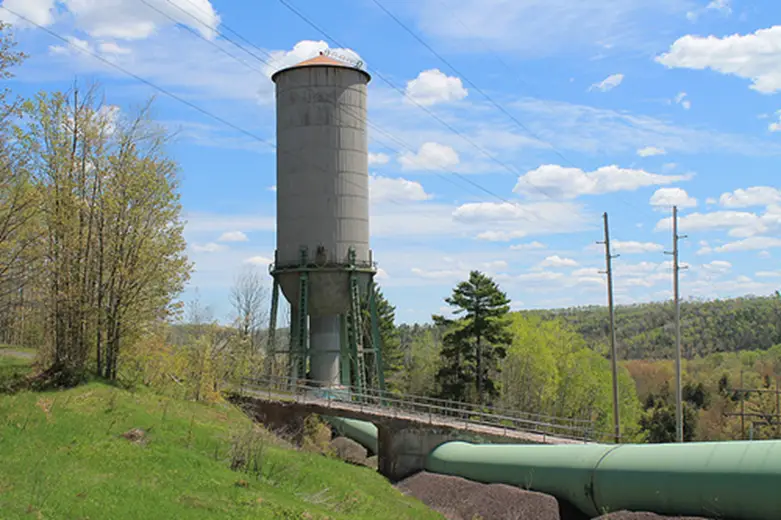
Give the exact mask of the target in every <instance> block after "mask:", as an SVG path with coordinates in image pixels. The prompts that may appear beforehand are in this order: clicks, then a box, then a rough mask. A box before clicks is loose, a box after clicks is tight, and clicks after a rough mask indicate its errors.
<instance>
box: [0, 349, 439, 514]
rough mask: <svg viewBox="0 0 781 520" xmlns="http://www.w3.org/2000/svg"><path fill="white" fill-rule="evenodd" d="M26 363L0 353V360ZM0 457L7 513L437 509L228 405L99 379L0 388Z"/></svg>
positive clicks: (1, 502) (0, 498) (1, 507)
mask: <svg viewBox="0 0 781 520" xmlns="http://www.w3.org/2000/svg"><path fill="white" fill-rule="evenodd" d="M22 364H24V362H23V361H20V360H19V359H17V358H12V357H10V356H7V355H2V354H0V368H2V366H11V365H13V366H15V367H18V366H20V365H22ZM136 429H137V430H136ZM138 430H140V431H138ZM0 460H2V461H3V464H2V465H0V511H2V518H3V519H7V520H12V519H16V518H74V519H86V518H111V519H115V520H122V519H137V518H177V519H200V518H203V519H206V518H210V519H211V518H231V519H239V518H241V519H245V518H246V519H249V518H252V519H285V518H289V519H294V518H295V519H326V518H331V519H338V518H351V519H353V518H365V519H383V518H387V519H394V520H395V519H403V518H409V519H435V518H441V517H440V516H439V515H438V514H436V513H434V512H432V511H430V510H429V509H428V508H426V507H425V506H424V505H423V504H421V503H420V502H418V501H416V500H414V499H410V498H407V497H405V496H403V495H402V494H401V493H400V492H399V491H397V490H395V489H394V488H393V487H392V486H391V485H390V484H388V483H387V481H385V479H383V478H382V477H381V476H380V475H378V474H377V473H376V472H374V471H372V470H370V469H368V468H361V467H357V466H351V465H348V464H344V463H343V462H341V461H338V460H336V459H331V458H328V457H325V456H323V455H320V454H317V453H307V452H304V451H300V450H296V449H294V448H292V447H291V446H289V445H286V444H285V443H284V442H283V441H281V440H279V439H277V438H276V437H274V436H272V435H271V434H270V433H268V432H265V431H264V430H261V429H259V428H258V427H257V426H253V424H252V422H251V421H250V420H249V419H248V418H247V417H246V416H245V415H244V414H243V413H242V412H241V411H240V410H238V409H236V408H234V407H232V406H229V405H226V404H212V405H208V404H203V403H195V402H185V401H180V400H176V399H171V398H168V397H164V396H161V395H159V394H156V393H154V392H152V391H149V390H138V391H134V392H129V391H127V390H122V389H120V388H117V387H114V386H110V385H107V384H104V383H100V382H93V383H89V384H87V385H83V386H80V387H78V388H74V389H70V390H67V391H62V392H43V393H36V392H21V393H17V394H14V395H0ZM231 466H233V467H235V468H236V470H235V471H234V470H232V469H231Z"/></svg>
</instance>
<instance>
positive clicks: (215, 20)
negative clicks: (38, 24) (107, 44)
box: [15, 0, 220, 40]
mask: <svg viewBox="0 0 781 520" xmlns="http://www.w3.org/2000/svg"><path fill="white" fill-rule="evenodd" d="M15 1H18V0H15ZM21 1H22V3H27V2H31V1H32V3H33V4H35V3H41V0H21ZM51 3H52V4H53V3H54V2H51ZM149 4H151V5H152V6H153V7H149V6H148V5H145V4H144V3H141V2H137V1H134V0H111V1H98V0H62V2H60V5H62V6H63V7H64V8H65V9H67V11H68V13H69V14H70V15H71V16H72V17H73V20H74V21H75V23H76V26H77V27H78V28H79V29H81V30H82V31H84V32H85V33H87V34H89V35H90V36H91V37H93V38H117V39H123V40H139V39H144V38H148V37H150V36H151V35H153V34H154V33H155V32H156V31H157V30H159V29H160V28H161V27H164V26H170V25H174V24H177V23H178V24H182V25H187V26H189V27H191V28H193V29H195V30H196V31H198V32H200V33H201V34H202V35H203V36H204V37H205V38H209V39H214V37H215V35H216V34H215V31H216V30H217V28H218V26H219V25H220V16H219V15H218V14H217V11H216V9H215V8H214V6H213V5H212V3H211V2H210V1H209V0H170V1H169V0H149ZM52 22H53V20H49V22H48V23H52Z"/></svg>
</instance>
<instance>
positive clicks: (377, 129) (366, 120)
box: [140, 0, 507, 202]
mask: <svg viewBox="0 0 781 520" xmlns="http://www.w3.org/2000/svg"><path fill="white" fill-rule="evenodd" d="M140 1H141V2H143V3H144V4H146V5H149V6H150V7H152V6H151V5H150V4H149V3H148V2H147V1H146V0H140ZM185 1H186V2H187V3H189V4H190V5H191V6H192V7H193V8H195V9H197V10H199V11H201V12H203V10H202V9H200V8H199V7H198V6H197V5H195V4H194V3H192V2H191V1H190V0H185ZM166 2H168V3H169V4H171V5H172V6H173V7H175V8H176V9H178V10H179V11H181V12H182V13H184V14H186V15H187V16H189V17H190V18H192V19H193V20H195V21H196V22H198V23H199V24H201V25H203V26H204V27H207V28H209V29H211V30H213V31H214V32H215V34H217V35H219V36H221V37H222V38H224V39H225V40H226V41H228V42H230V43H231V44H233V45H234V46H236V47H238V48H239V49H241V50H243V51H244V52H246V53H247V54H249V55H250V56H252V57H253V58H255V59H256V60H258V61H260V62H261V63H263V64H265V65H266V66H268V67H269V68H273V65H272V64H271V63H270V62H269V61H267V60H265V59H263V58H261V57H260V56H258V55H257V54H255V53H254V52H252V51H251V50H249V49H247V48H246V47H245V46H243V45H241V44H239V43H237V42H236V41H234V40H233V39H231V38H229V37H228V36H226V35H225V34H224V33H222V32H221V31H219V30H217V29H215V28H213V27H211V25H209V24H208V23H206V22H204V21H203V20H201V19H200V18H198V17H197V16H195V15H193V14H192V13H190V12H187V11H185V10H184V9H182V8H181V7H180V6H179V5H177V4H175V3H174V2H172V1H171V0H166ZM152 8H153V9H155V10H156V11H157V12H158V13H160V14H161V15H163V16H165V17H167V18H168V19H169V20H172V21H174V22H176V21H177V20H176V19H175V18H173V17H172V16H170V15H168V14H167V13H165V12H163V11H160V10H159V9H157V8H154V7H152ZM221 26H222V27H225V28H226V30H228V31H230V32H231V33H232V34H235V35H236V36H237V37H238V38H240V39H241V40H242V41H244V42H246V43H247V44H248V45H250V46H252V47H253V48H255V49H257V50H258V51H260V52H261V53H263V54H264V55H266V56H267V57H268V58H269V59H271V60H273V59H274V57H273V56H272V55H271V53H269V52H267V51H265V50H264V49H261V48H260V47H258V46H257V45H255V44H254V43H252V42H250V41H249V40H247V39H246V38H245V37H244V36H242V35H241V34H240V33H238V32H237V31H235V30H233V29H231V28H230V27H228V26H227V25H225V24H224V23H223V24H221ZM188 29H189V30H190V32H191V33H192V34H194V35H195V36H197V37H198V38H200V39H202V40H204V41H205V42H207V43H208V44H210V45H213V46H215V47H217V48H218V49H220V50H221V51H223V52H225V51H224V50H223V49H222V48H221V47H220V46H219V45H217V44H216V43H215V42H213V41H211V40H209V39H207V38H205V37H204V36H203V35H202V34H201V33H200V32H198V31H195V30H193V29H190V28H189V27H188ZM228 55H229V56H231V57H234V56H233V55H232V54H230V53H228ZM234 59H236V58H235V57H234ZM237 61H238V62H239V63H243V64H245V65H247V64H246V62H244V61H243V60H238V59H237ZM247 66H248V67H250V66H249V65H247ZM250 68H251V69H252V70H255V71H258V72H260V73H261V74H264V75H265V71H262V70H259V69H256V68H254V67H250ZM329 103H330V101H329ZM331 104H332V105H334V106H335V104H334V103H331ZM341 108H342V109H343V110H345V111H346V112H348V113H350V114H351V115H352V116H353V117H356V118H357V119H359V120H361V121H362V122H364V123H366V124H367V125H368V126H370V127H371V128H372V129H374V130H376V131H377V132H379V133H381V134H383V135H385V136H386V137H389V138H390V139H391V140H393V141H395V142H397V143H399V144H400V145H401V146H402V147H403V148H406V149H407V150H408V151H409V152H411V153H416V152H415V150H414V149H413V148H412V147H410V146H409V145H408V144H406V143H404V142H403V141H401V140H400V139H399V138H397V137H395V136H393V135H392V134H390V133H389V132H387V131H385V130H383V129H382V128H380V127H379V126H378V125H376V124H375V123H372V122H371V121H369V120H368V119H363V118H362V117H361V116H360V114H355V113H351V112H350V111H349V110H347V107H341ZM384 146H385V148H387V149H388V150H391V151H392V152H394V153H400V152H399V150H396V149H393V148H391V147H389V146H388V145H384ZM424 169H425V170H428V171H432V172H434V173H435V174H436V175H437V176H439V177H440V178H442V179H444V180H445V181H447V182H449V183H451V184H453V185H454V186H456V187H459V188H463V187H462V186H459V185H458V184H457V183H455V182H454V181H453V180H451V179H450V178H448V177H447V176H445V175H443V174H441V173H438V172H437V171H436V170H434V169H431V168H424ZM439 170H441V171H445V172H447V170H445V169H444V168H439ZM448 173H451V174H452V175H455V176H456V177H458V178H459V179H461V180H462V181H463V182H466V183H467V184H470V185H471V186H474V187H476V188H477V189H479V190H480V191H483V192H486V193H487V194H488V195H491V196H493V197H500V196H499V195H497V194H495V193H493V192H491V191H489V190H487V189H486V188H484V187H482V186H480V185H478V184H477V183H475V182H473V181H471V180H469V179H467V178H465V177H464V176H463V175H461V174H459V173H458V172H452V171H451V172H448ZM505 201H506V200H505ZM506 202H507V201H506Z"/></svg>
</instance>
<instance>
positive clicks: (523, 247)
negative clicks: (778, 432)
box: [510, 241, 547, 251]
mask: <svg viewBox="0 0 781 520" xmlns="http://www.w3.org/2000/svg"><path fill="white" fill-rule="evenodd" d="M546 247H547V246H546V245H545V244H543V243H542V242H537V241H534V242H529V243H528V244H513V245H511V246H510V249H512V250H513V251H529V250H533V249H545V248H546Z"/></svg>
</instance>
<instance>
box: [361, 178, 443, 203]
mask: <svg viewBox="0 0 781 520" xmlns="http://www.w3.org/2000/svg"><path fill="white" fill-rule="evenodd" d="M369 191H370V194H371V199H372V201H373V202H381V201H387V200H396V201H421V200H428V199H430V198H431V195H429V194H428V193H426V190H425V189H424V188H423V186H422V185H421V184H420V183H419V182H415V181H409V180H407V179H401V178H398V179H392V178H389V177H378V176H372V177H371V178H370V182H369Z"/></svg>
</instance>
